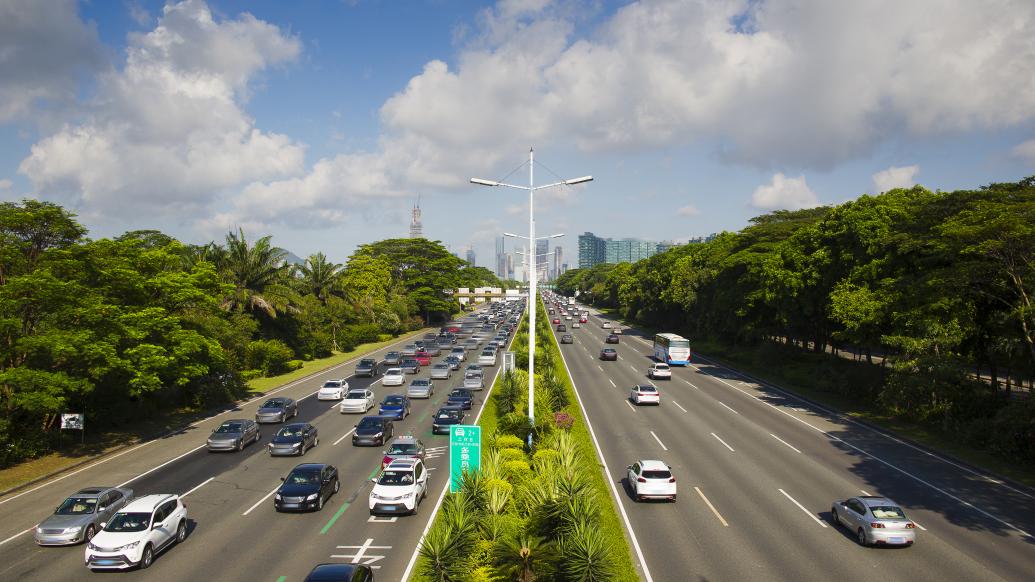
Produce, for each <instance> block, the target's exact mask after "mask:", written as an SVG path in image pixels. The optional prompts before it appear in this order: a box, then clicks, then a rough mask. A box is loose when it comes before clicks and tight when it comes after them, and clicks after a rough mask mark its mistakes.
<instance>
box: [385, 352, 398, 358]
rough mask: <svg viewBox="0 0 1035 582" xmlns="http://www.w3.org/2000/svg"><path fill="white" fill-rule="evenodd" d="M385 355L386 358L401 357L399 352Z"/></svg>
mask: <svg viewBox="0 0 1035 582" xmlns="http://www.w3.org/2000/svg"><path fill="white" fill-rule="evenodd" d="M385 357H386V358H398V357H399V352H388V353H387V354H385Z"/></svg>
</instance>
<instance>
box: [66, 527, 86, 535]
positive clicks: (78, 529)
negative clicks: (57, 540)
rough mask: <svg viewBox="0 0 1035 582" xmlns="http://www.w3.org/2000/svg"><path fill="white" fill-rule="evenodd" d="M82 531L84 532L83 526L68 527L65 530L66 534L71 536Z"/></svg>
mask: <svg viewBox="0 0 1035 582" xmlns="http://www.w3.org/2000/svg"><path fill="white" fill-rule="evenodd" d="M82 530H83V526H81V525H78V526H76V527H66V528H65V533H66V534H70V533H79V532H81V531H82Z"/></svg>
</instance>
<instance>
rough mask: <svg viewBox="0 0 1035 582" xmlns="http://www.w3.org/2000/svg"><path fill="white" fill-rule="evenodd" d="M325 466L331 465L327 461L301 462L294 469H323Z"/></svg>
mask: <svg viewBox="0 0 1035 582" xmlns="http://www.w3.org/2000/svg"><path fill="white" fill-rule="evenodd" d="M324 467H330V465H328V464H327V463H301V464H299V465H295V467H294V468H293V469H291V470H292V471H322V470H323V468H324Z"/></svg>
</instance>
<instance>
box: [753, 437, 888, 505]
mask: <svg viewBox="0 0 1035 582" xmlns="http://www.w3.org/2000/svg"><path fill="white" fill-rule="evenodd" d="M770 434H772V433H770ZM859 492H860V493H862V494H863V495H866V496H869V495H870V494H869V493H867V492H866V490H865V489H860V490H859Z"/></svg>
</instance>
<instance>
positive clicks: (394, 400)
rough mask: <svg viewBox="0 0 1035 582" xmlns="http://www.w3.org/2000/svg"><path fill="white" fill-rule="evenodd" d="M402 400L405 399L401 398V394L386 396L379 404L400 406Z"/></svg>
mask: <svg viewBox="0 0 1035 582" xmlns="http://www.w3.org/2000/svg"><path fill="white" fill-rule="evenodd" d="M403 402H405V400H403V397H402V396H386V397H385V399H384V401H382V402H381V404H383V405H384V406H402V404H403Z"/></svg>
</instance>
